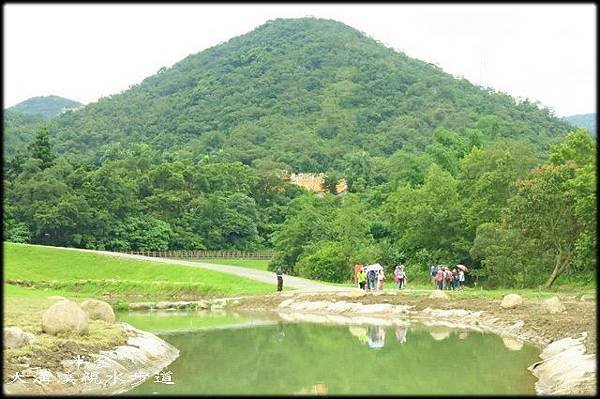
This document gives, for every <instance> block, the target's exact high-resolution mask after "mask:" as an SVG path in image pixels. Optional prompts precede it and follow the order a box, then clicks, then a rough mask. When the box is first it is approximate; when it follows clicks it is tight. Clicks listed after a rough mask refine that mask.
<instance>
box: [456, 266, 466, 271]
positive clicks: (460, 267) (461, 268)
mask: <svg viewBox="0 0 600 399" xmlns="http://www.w3.org/2000/svg"><path fill="white" fill-rule="evenodd" d="M456 267H458V268H459V269H460V270H462V271H463V272H468V271H469V268H468V267H466V266H465V265H456Z"/></svg>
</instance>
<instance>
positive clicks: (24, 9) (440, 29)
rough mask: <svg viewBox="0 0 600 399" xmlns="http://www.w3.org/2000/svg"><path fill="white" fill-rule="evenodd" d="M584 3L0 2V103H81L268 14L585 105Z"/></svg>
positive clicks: (589, 96) (560, 109) (590, 17)
mask: <svg viewBox="0 0 600 399" xmlns="http://www.w3.org/2000/svg"><path fill="white" fill-rule="evenodd" d="M595 7H596V6H595V5H594V4H576V5H558V4H550V5H542V4H540V5H535V4H530V5H467V4H462V5H455V4H449V5H439V4H428V5H416V4H375V5H369V4H326V5H318V4H278V5H277V4H249V5H244V4H229V5H221V4H196V5H194V4H175V5H167V4H139V5H134V4H127V5H117V4H79V5H70V4H59V5H44V4H5V5H4V21H3V22H4V24H3V26H4V35H3V37H4V107H9V106H12V105H14V104H16V103H18V102H20V101H23V100H26V99H27V98H29V97H34V96H40V95H50V94H54V95H59V96H62V97H67V98H70V99H73V100H77V101H81V102H83V103H86V104H87V103H89V102H92V101H96V100H98V99H99V98H100V97H102V96H107V95H110V94H115V93H118V92H120V91H122V90H126V89H127V88H128V87H129V86H130V85H132V84H135V83H139V82H140V81H141V80H143V79H144V78H145V77H147V76H149V75H152V74H154V73H156V72H157V71H158V69H159V68H160V67H162V66H171V65H173V64H174V63H176V62H177V61H179V60H181V59H183V58H184V57H186V56H187V55H189V54H193V53H197V52H199V51H202V50H204V49H206V48H208V47H212V46H214V45H216V44H218V43H221V42H224V41H227V40H228V39H230V38H232V37H234V36H238V35H241V34H244V33H246V32H248V31H250V30H252V29H254V28H256V27H257V26H259V25H261V24H263V23H264V22H266V21H267V20H269V19H275V18H280V17H281V18H291V17H303V16H315V17H321V18H331V19H335V20H338V21H340V22H343V23H345V24H347V25H350V26H352V27H354V28H356V29H358V30H360V31H362V32H364V33H366V34H368V35H369V36H371V37H372V38H374V39H376V40H379V41H380V42H382V43H384V44H385V45H387V46H389V47H393V48H395V49H397V50H400V51H403V52H405V53H406V54H407V55H408V56H410V57H413V58H418V59H421V60H423V61H427V62H431V63H436V64H437V65H439V66H440V67H441V68H442V69H444V70H445V71H446V72H449V73H451V74H453V75H455V76H463V77H465V78H466V79H468V80H470V81H471V82H473V83H475V84H479V85H483V86H489V87H492V88H494V89H496V90H500V91H503V92H506V93H509V94H511V95H513V96H515V97H522V98H525V97H526V98H529V99H531V100H532V101H539V102H540V103H542V104H543V105H545V106H547V107H549V108H551V109H553V110H554V111H555V112H556V113H557V115H559V116H564V115H571V114H581V113H588V112H595V109H596V9H595Z"/></svg>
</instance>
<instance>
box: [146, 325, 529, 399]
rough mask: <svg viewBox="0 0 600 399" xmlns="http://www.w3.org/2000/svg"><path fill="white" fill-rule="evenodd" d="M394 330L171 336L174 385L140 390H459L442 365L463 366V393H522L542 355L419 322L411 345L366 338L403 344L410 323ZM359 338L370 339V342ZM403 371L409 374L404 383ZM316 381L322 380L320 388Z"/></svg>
mask: <svg viewBox="0 0 600 399" xmlns="http://www.w3.org/2000/svg"><path fill="white" fill-rule="evenodd" d="M388 328H389V329H390V330H391V329H394V330H391V331H386V328H385V327H383V326H370V328H369V326H366V325H362V326H349V327H342V326H326V325H315V324H291V323H289V324H288V323H285V322H284V323H281V324H279V325H272V326H261V327H254V328H244V329H234V330H218V331H216V330H213V331H203V332H196V333H186V334H178V335H172V336H168V337H167V341H169V342H170V343H171V344H173V345H174V346H175V347H177V348H178V349H179V350H180V358H179V359H177V360H176V361H175V363H173V364H172V365H171V366H169V370H172V371H173V373H174V374H173V379H174V381H175V382H176V385H174V386H171V387H167V386H164V387H163V386H157V385H161V384H154V383H153V382H152V381H150V382H149V383H148V384H146V386H145V387H143V388H144V390H140V391H139V393H144V392H147V393H151V392H153V391H159V393H160V394H170V393H176V394H192V395H193V394H196V395H197V394H208V395H210V394H212V393H218V394H246V395H252V394H267V395H268V394H293V393H298V392H299V391H303V390H304V392H305V393H306V394H314V393H315V392H314V391H315V390H316V389H322V388H326V390H327V392H328V393H329V394H373V393H390V394H393V393H398V392H402V393H403V394H407V395H408V394H432V395H435V394H451V393H454V392H456V391H454V390H453V389H452V388H451V387H452V386H454V385H456V379H455V378H456V375H455V374H453V373H449V374H447V373H442V374H441V375H439V376H438V377H436V381H435V382H432V381H431V379H429V378H427V376H431V375H434V374H437V373H438V372H439V370H440V367H457V366H460V369H461V377H460V381H461V384H460V386H461V388H460V389H463V390H464V391H461V392H463V393H477V392H478V391H479V392H483V393H486V392H489V393H495V392H503V393H511V392H514V393H523V387H524V386H525V385H526V384H533V382H532V381H534V379H533V380H532V377H531V376H530V375H529V374H527V373H522V369H524V368H525V367H527V366H528V365H529V364H531V363H533V362H534V361H536V360H537V352H536V351H535V350H531V349H530V348H529V347H524V348H523V350H521V351H518V352H516V351H509V350H506V349H505V348H504V345H503V342H502V340H501V338H500V337H497V336H489V335H485V336H484V335H482V334H473V333H471V334H470V335H469V336H468V339H458V338H459V337H458V335H459V331H456V334H451V335H450V337H446V338H445V341H443V342H438V341H436V340H435V339H432V337H430V329H429V328H427V329H424V328H422V327H419V325H416V326H411V327H410V328H411V342H410V343H409V344H406V345H399V344H397V343H396V344H393V345H390V344H389V342H388V345H385V348H384V347H381V348H380V350H373V349H372V348H371V347H370V346H369V345H368V343H367V342H366V340H368V339H370V340H371V343H373V342H376V341H382V342H385V333H386V332H387V333H390V334H391V333H394V334H395V340H396V341H397V342H400V341H398V337H400V338H401V339H402V338H403V337H404V338H406V336H407V335H408V334H407V330H408V329H407V327H406V326H402V327H401V328H400V326H393V327H388ZM402 330H404V332H403V331H402ZM349 332H350V334H349ZM435 332H436V331H435V330H434V333H435ZM438 332H439V331H438ZM446 333H447V331H446V332H444V335H445V334H446ZM359 337H365V342H364V344H360V343H359V342H358V341H360V338H359ZM357 338H358V341H357ZM465 338H466V337H465ZM411 359H412V360H414V359H418V361H410V360H411ZM365 368H367V369H368V370H369V373H373V374H374V375H379V376H381V378H382V384H381V385H378V386H377V387H373V386H370V385H369V384H363V383H361V382H360V381H357V378H356V376H357V375H361V374H363V373H364V371H365ZM390 370H393V371H394V372H393V373H390ZM499 374H501V376H500V375H499ZM398 375H402V376H403V377H402V379H401V381H399V380H397V376H398ZM506 381H511V383H510V384H506V383H505V382H506ZM318 384H323V385H321V386H320V387H321V388H316V386H317V385H318ZM509 385H510V386H509ZM532 386H533V385H532ZM374 389H375V390H376V391H373V390H374ZM399 389H401V391H399ZM531 393H533V391H531Z"/></svg>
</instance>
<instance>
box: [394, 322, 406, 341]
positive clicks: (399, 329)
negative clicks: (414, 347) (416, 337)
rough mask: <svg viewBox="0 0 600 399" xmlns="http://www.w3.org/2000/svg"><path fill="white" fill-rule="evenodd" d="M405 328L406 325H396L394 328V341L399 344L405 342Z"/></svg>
mask: <svg viewBox="0 0 600 399" xmlns="http://www.w3.org/2000/svg"><path fill="white" fill-rule="evenodd" d="M406 330H407V328H406V327H403V326H396V329H395V330H394V332H395V334H396V341H398V342H399V343H401V344H403V343H405V342H406Z"/></svg>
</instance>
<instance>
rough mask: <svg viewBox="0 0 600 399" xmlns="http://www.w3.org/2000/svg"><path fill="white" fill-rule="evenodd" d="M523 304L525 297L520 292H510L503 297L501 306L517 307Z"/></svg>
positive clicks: (506, 307) (505, 307)
mask: <svg viewBox="0 0 600 399" xmlns="http://www.w3.org/2000/svg"><path fill="white" fill-rule="evenodd" d="M522 304H523V297H521V295H519V294H508V295H505V296H504V298H502V303H500V307H501V308H504V309H512V308H516V307H517V306H520V305H522Z"/></svg>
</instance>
